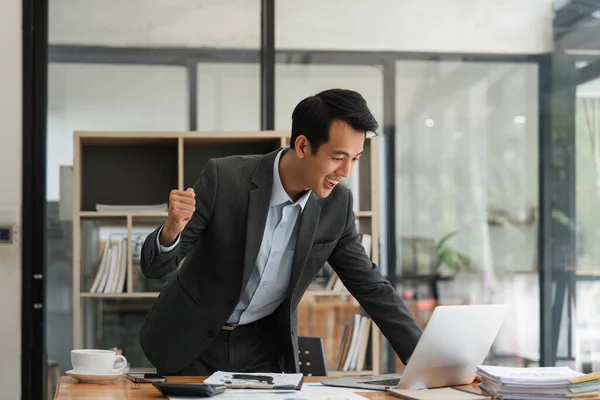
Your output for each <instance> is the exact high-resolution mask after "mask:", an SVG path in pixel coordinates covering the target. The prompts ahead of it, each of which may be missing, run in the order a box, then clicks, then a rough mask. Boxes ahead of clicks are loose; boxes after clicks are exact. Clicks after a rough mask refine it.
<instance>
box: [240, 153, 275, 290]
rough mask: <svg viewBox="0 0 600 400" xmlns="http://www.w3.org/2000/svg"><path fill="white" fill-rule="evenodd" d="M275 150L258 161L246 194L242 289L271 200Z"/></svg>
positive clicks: (251, 265) (258, 246) (260, 240)
mask: <svg viewBox="0 0 600 400" xmlns="http://www.w3.org/2000/svg"><path fill="white" fill-rule="evenodd" d="M278 151H279V150H277V151H274V152H271V153H269V154H267V155H265V156H264V157H263V159H262V160H261V161H260V162H259V164H258V166H257V168H256V170H255V171H254V174H253V175H252V179H251V181H252V183H254V185H255V186H256V187H255V188H253V189H251V190H250V193H249V195H248V219H247V221H246V250H245V256H244V272H243V275H242V276H243V279H242V291H243V290H244V288H245V287H246V283H248V279H249V278H250V274H251V273H252V268H254V264H255V262H256V257H257V256H258V252H259V250H260V244H261V242H262V237H263V232H264V230H265V224H266V222H267V214H268V213H269V203H270V201H271V189H272V187H273V162H274V161H275V156H276V155H277V152H278Z"/></svg>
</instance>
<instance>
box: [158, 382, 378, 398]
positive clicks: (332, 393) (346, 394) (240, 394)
mask: <svg viewBox="0 0 600 400" xmlns="http://www.w3.org/2000/svg"><path fill="white" fill-rule="evenodd" d="M305 386H306V385H304V386H303V387H302V390H261V389H227V390H225V392H223V393H221V394H219V395H217V396H215V397H214V399H215V400H221V399H224V400H258V399H260V400H263V399H264V400H366V397H363V396H360V395H359V394H356V393H354V392H353V391H352V390H353V389H344V388H337V387H329V386H324V385H311V386H306V387H305ZM169 399H170V400H206V397H202V398H200V397H197V398H196V397H169Z"/></svg>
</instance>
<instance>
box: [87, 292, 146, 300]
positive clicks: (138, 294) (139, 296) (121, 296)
mask: <svg viewBox="0 0 600 400" xmlns="http://www.w3.org/2000/svg"><path fill="white" fill-rule="evenodd" d="M79 296H80V297H87V298H94V299H147V298H154V297H157V296H158V293H157V292H135V293H90V292H82V293H79Z"/></svg>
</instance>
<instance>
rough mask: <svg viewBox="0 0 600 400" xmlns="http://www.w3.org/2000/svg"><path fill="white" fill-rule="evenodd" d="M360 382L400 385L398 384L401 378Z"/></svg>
mask: <svg viewBox="0 0 600 400" xmlns="http://www.w3.org/2000/svg"><path fill="white" fill-rule="evenodd" d="M360 383H363V384H365V385H380V386H398V384H399V383H400V379H399V378H393V379H381V380H378V381H362V382H360Z"/></svg>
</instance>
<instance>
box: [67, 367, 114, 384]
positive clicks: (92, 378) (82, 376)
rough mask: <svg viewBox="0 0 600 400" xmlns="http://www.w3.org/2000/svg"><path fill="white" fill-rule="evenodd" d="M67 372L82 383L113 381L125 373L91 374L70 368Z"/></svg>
mask: <svg viewBox="0 0 600 400" xmlns="http://www.w3.org/2000/svg"><path fill="white" fill-rule="evenodd" d="M66 374H67V375H69V376H70V377H72V378H75V379H77V381H79V382H81V383H111V382H112V381H114V380H115V379H117V378H118V377H120V376H121V375H123V372H115V373H110V374H90V373H85V372H76V371H74V370H72V369H70V370H68V371H67V372H66Z"/></svg>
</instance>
